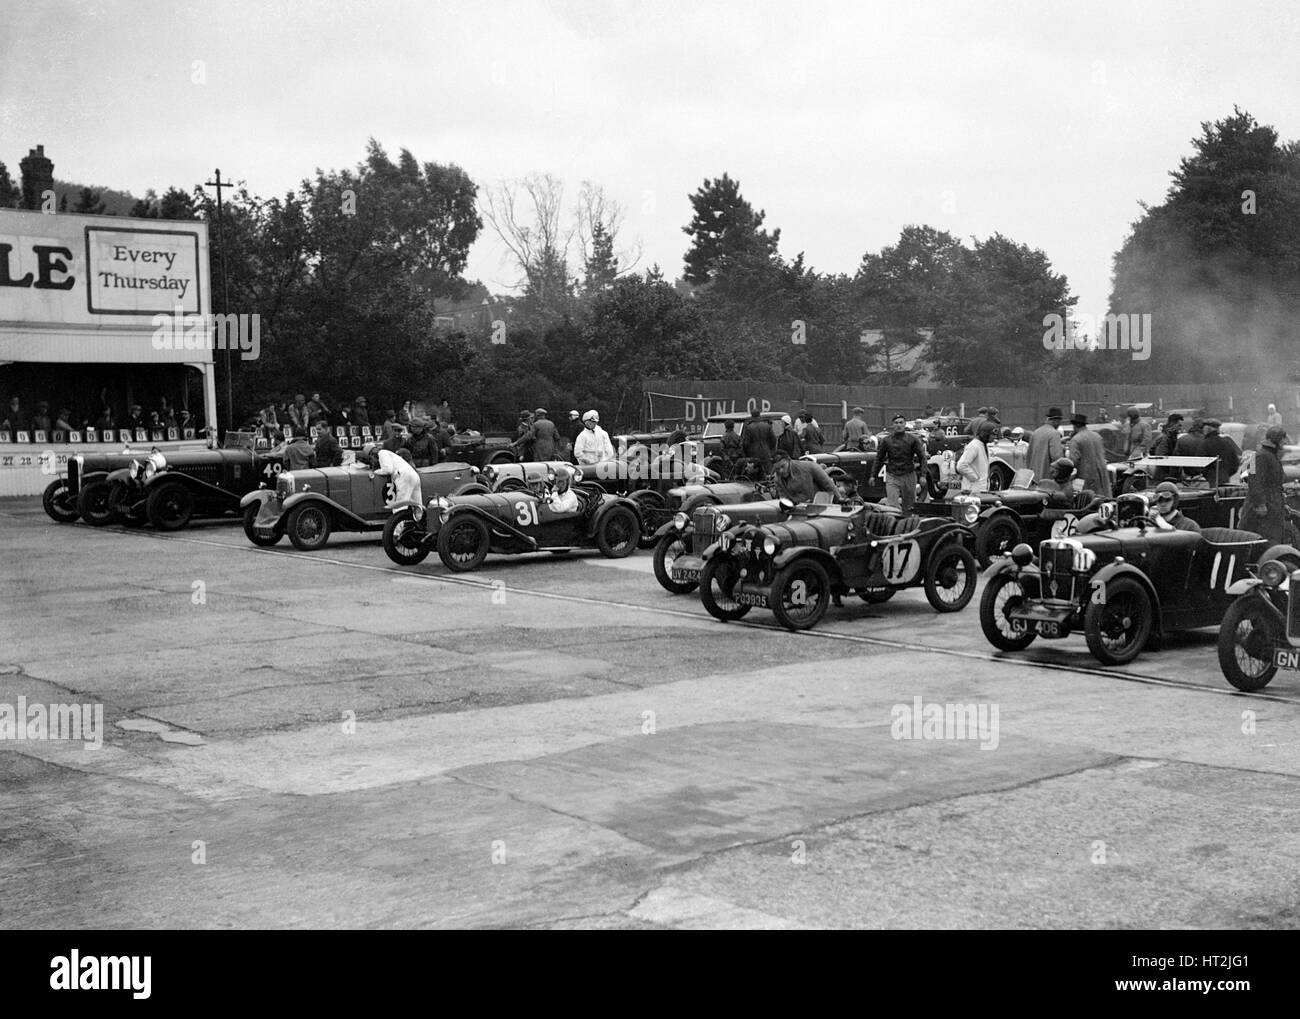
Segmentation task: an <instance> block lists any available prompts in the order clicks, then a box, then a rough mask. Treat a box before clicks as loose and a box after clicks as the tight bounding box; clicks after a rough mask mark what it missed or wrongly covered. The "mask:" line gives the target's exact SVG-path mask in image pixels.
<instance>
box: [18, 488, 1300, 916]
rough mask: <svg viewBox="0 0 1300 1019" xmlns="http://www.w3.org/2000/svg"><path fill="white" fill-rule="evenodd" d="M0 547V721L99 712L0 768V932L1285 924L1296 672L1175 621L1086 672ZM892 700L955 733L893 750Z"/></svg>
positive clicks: (259, 571)
mask: <svg viewBox="0 0 1300 1019" xmlns="http://www.w3.org/2000/svg"><path fill="white" fill-rule="evenodd" d="M0 547H3V549H4V551H3V560H2V561H3V569H2V570H0V578H2V579H3V583H2V584H0V619H2V620H3V624H2V629H3V633H2V635H0V711H3V707H2V706H3V705H6V704H9V705H17V704H18V702H19V698H20V697H21V698H25V703H26V704H28V705H33V704H41V705H58V704H77V705H102V710H103V719H104V732H103V738H102V746H99V747H98V748H96V747H94V746H87V745H85V744H84V743H83V742H78V741H68V740H62V741H57V740H21V741H20V740H12V739H6V740H2V741H0V927H5V928H22V927H38V928H90V927H95V928H156V927H187V928H188V927H216V928H222V927H240V928H242V927H258V928H316V927H326V928H332V927H348V928H352V927H396V928H411V927H521V926H522V927H584V928H588V927H602V928H638V927H644V928H651V927H670V928H720V927H726V928H732V927H781V928H785V927H792V928H793V927H873V928H876V927H891V928H893V927H909V928H910V927H921V928H928V927H943V928H985V927H998V928H1004V927H1020V928H1074V927H1142V928H1148V927H1154V928H1236V927H1247V928H1252V927H1260V928H1277V927H1288V928H1290V927H1297V926H1300V912H1298V910H1300V837H1298V836H1297V832H1300V795H1298V793H1300V780H1298V779H1297V775H1298V774H1300V677H1297V675H1296V674H1282V675H1279V676H1278V678H1277V679H1275V680H1274V681H1273V684H1272V685H1271V686H1270V687H1268V688H1267V690H1266V691H1265V692H1264V693H1263V694H1261V695H1250V696H1248V695H1242V694H1238V693H1236V692H1235V691H1233V690H1232V689H1231V688H1230V687H1229V686H1228V685H1227V683H1226V682H1225V681H1224V679H1223V678H1222V677H1221V676H1220V674H1219V670H1218V665H1217V662H1216V659H1215V653H1214V634H1213V632H1212V631H1202V632H1198V633H1195V634H1190V635H1186V636H1183V637H1178V638H1175V639H1173V640H1171V641H1170V642H1168V645H1167V647H1166V649H1165V650H1164V651H1163V652H1161V653H1159V654H1150V655H1144V656H1142V657H1141V658H1139V659H1138V660H1137V662H1135V663H1134V664H1133V665H1131V666H1128V667H1125V668H1120V669H1109V670H1104V669H1099V668H1097V667H1096V662H1095V661H1094V660H1093V659H1092V658H1091V656H1090V655H1089V654H1088V652H1087V649H1086V647H1085V645H1084V642H1083V639H1082V638H1081V637H1074V638H1071V639H1069V640H1067V641H1063V642H1049V643H1044V642H1041V641H1040V642H1039V643H1038V644H1036V645H1035V646H1034V647H1032V648H1031V649H1030V650H1028V651H1026V652H1024V653H1021V654H1016V655H1001V654H998V653H995V652H994V651H993V649H992V648H991V647H990V646H989V645H988V644H987V642H986V641H985V640H984V639H983V637H982V635H981V634H980V629H979V621H978V616H977V611H976V604H972V605H971V606H970V607H968V608H967V609H966V610H965V611H964V612H961V613H958V614H954V615H938V614H936V613H934V612H933V611H932V610H931V609H930V607H929V605H928V604H927V603H926V601H925V599H924V596H923V594H922V593H921V592H920V591H919V590H918V591H912V592H907V593H905V594H903V595H900V596H898V597H895V598H894V599H893V600H892V601H890V602H889V603H887V604H885V605H866V604H863V603H861V602H859V601H857V600H856V599H851V600H849V601H846V607H845V608H844V609H842V610H832V611H831V613H830V615H829V616H828V617H827V619H826V620H825V621H824V622H823V623H822V625H821V626H820V627H819V628H818V629H817V630H816V631H813V632H811V633H807V634H797V635H796V634H791V633H787V632H785V631H784V630H782V629H780V628H779V627H777V626H776V625H775V623H774V621H773V620H772V617H771V615H770V614H769V613H767V612H764V611H760V610H755V611H754V612H753V613H751V614H750V616H749V617H747V618H746V619H745V620H744V621H743V622H741V623H731V624H722V623H718V622H715V621H714V620H713V619H712V618H710V617H709V616H708V615H707V614H706V613H705V612H704V610H703V608H702V607H701V605H700V603H699V600H698V598H697V597H695V596H682V597H674V596H672V595H669V594H667V593H666V592H664V591H663V590H662V589H661V588H660V587H659V586H658V585H657V584H656V583H655V581H654V578H653V575H652V573H651V560H650V555H649V553H644V552H642V553H638V554H637V555H635V556H633V557H631V558H629V559H626V560H621V561H608V560H604V559H602V558H600V557H599V556H598V555H596V554H595V553H590V554H588V553H581V554H575V555H570V556H565V557H557V556H551V555H541V556H530V557H524V558H513V559H511V558H497V557H490V558H489V559H488V561H487V563H486V564H485V565H484V567H483V568H482V569H481V570H479V571H477V572H475V573H472V574H468V575H455V574H450V573H448V571H446V570H445V569H444V568H443V567H442V566H441V564H440V563H438V561H437V557H436V556H434V557H431V558H430V559H429V560H428V561H426V562H425V563H424V564H422V565H420V566H417V567H411V568H399V567H396V566H393V565H392V564H390V563H389V561H388V560H387V558H386V557H385V556H384V554H383V551H382V549H381V548H380V547H379V544H378V542H377V541H375V540H374V539H373V538H372V537H370V536H364V537H363V536H346V535H345V536H337V537H335V538H334V539H332V540H331V544H330V545H329V546H328V547H327V548H326V549H325V550H323V551H322V552H319V553H312V554H304V553H298V552H295V551H294V550H293V549H292V548H291V547H290V546H289V545H288V544H287V543H282V544H281V545H279V546H276V547H275V548H272V549H257V548H254V547H253V546H252V545H250V544H249V543H248V541H247V540H246V539H245V537H244V535H243V533H242V531H241V530H240V528H239V527H238V525H237V524H236V523H234V522H233V521H223V522H207V523H200V524H196V525H194V526H192V527H191V528H189V529H187V530H185V531H182V532H179V533H176V534H171V535H162V534H156V533H153V532H151V531H148V530H143V531H128V530H123V529H119V528H106V529H102V530H97V529H94V528H91V527H88V526H85V525H83V524H73V525H60V524H55V523H53V522H52V521H50V520H49V519H48V518H47V517H46V516H45V515H44V514H43V513H42V512H41V509H40V506H39V504H38V502H37V501H36V500H5V501H3V502H0ZM917 698H920V702H919V703H920V705H921V706H922V708H923V709H924V708H925V707H927V706H931V705H938V706H939V707H940V709H942V708H943V707H944V706H945V705H974V706H976V707H977V708H981V709H982V710H983V711H984V712H985V717H986V719H987V720H988V721H989V723H990V726H989V727H988V728H986V729H985V730H984V731H983V732H982V733H970V732H967V733H965V735H966V737H967V738H964V739H963V738H920V739H911V738H908V739H901V738H895V737H896V736H898V735H900V734H904V733H903V732H901V730H904V729H905V730H906V733H905V734H907V735H912V734H913V730H912V729H911V728H910V726H903V725H897V724H895V718H896V717H897V716H898V714H899V711H898V708H899V707H900V706H905V707H907V708H909V709H910V708H913V707H915V706H916V705H917V704H918V702H917ZM994 710H996V716H994V714H993V711H994ZM994 721H996V727H993V725H992V723H993V722H994ZM916 731H918V732H920V729H919V727H918V730H916ZM921 734H922V735H929V736H932V737H939V736H948V737H952V736H954V735H961V734H960V733H953V732H951V731H946V730H942V729H939V730H930V731H928V732H922V733H921ZM972 736H974V737H975V738H970V737H972Z"/></svg>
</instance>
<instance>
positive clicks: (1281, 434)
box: [1264, 425, 1286, 449]
mask: <svg viewBox="0 0 1300 1019" xmlns="http://www.w3.org/2000/svg"><path fill="white" fill-rule="evenodd" d="M1285 442H1286V429H1285V428H1283V427H1282V426H1281V425H1274V426H1273V427H1272V428H1270V429H1269V430H1268V431H1267V432H1265V433H1264V445H1266V446H1272V447H1274V448H1275V449H1281V448H1282V446H1283V444H1285Z"/></svg>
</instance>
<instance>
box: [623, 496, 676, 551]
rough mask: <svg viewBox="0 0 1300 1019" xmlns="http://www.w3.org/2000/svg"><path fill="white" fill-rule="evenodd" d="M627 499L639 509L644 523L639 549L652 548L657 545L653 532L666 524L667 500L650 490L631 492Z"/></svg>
mask: <svg viewBox="0 0 1300 1019" xmlns="http://www.w3.org/2000/svg"><path fill="white" fill-rule="evenodd" d="M628 498H629V499H631V500H632V501H633V502H635V503H636V504H637V506H639V507H640V508H641V519H642V520H644V521H645V523H646V526H645V529H644V530H643V531H642V532H641V547H642V548H654V547H655V545H656V544H657V542H656V540H655V531H657V530H659V527H660V526H662V525H663V524H665V523H667V519H666V517H665V514H666V512H667V510H668V500H666V499H665V498H664V497H663V495H662V494H661V493H659V492H656V491H655V490H654V489H652V488H643V489H642V490H641V491H639V492H633V493H632V494H631V495H629V496H628Z"/></svg>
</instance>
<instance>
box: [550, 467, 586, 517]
mask: <svg viewBox="0 0 1300 1019" xmlns="http://www.w3.org/2000/svg"><path fill="white" fill-rule="evenodd" d="M546 504H547V505H548V506H550V507H551V509H552V510H554V511H555V512H556V513H576V512H577V511H578V493H577V492H576V491H575V490H574V488H573V472H572V471H571V470H569V469H568V468H567V467H561V468H559V469H558V470H557V471H556V472H555V483H554V485H553V486H552V487H551V490H550V492H549V493H548V494H547V496H546Z"/></svg>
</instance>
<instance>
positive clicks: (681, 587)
mask: <svg viewBox="0 0 1300 1019" xmlns="http://www.w3.org/2000/svg"><path fill="white" fill-rule="evenodd" d="M690 549H691V546H690V540H689V538H688V537H687V536H686V535H685V534H683V533H682V532H681V531H677V530H674V531H670V532H669V533H668V534H665V535H664V536H663V537H662V538H660V539H659V541H658V543H657V544H656V545H655V554H654V564H655V580H657V581H659V586H660V587H662V588H663V589H664V590H665V591H668V592H669V593H670V594H690V593H691V592H692V591H694V590H695V589H696V588H697V587H699V586H700V585H699V581H695V580H688V581H686V582H684V583H678V582H677V581H675V580H673V562H674V561H675V560H676V559H677V557H678V556H682V555H685V554H686V553H688V552H689V551H690Z"/></svg>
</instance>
